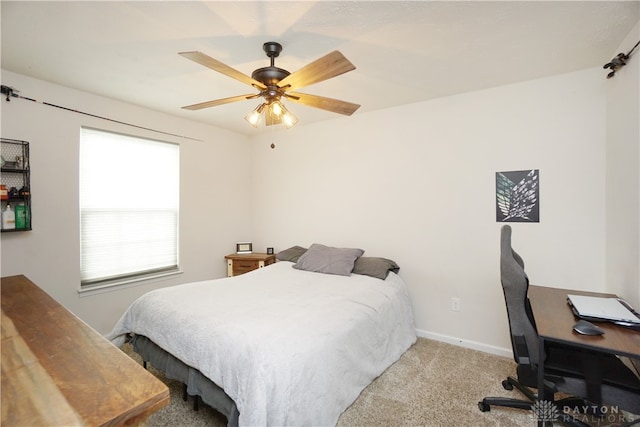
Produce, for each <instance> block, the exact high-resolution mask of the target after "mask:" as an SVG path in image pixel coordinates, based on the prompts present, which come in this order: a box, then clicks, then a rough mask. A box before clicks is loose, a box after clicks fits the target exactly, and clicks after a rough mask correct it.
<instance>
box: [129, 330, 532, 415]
mask: <svg viewBox="0 0 640 427" xmlns="http://www.w3.org/2000/svg"><path fill="white" fill-rule="evenodd" d="M123 351H125V352H126V353H127V354H129V355H130V356H131V357H132V358H134V359H135V360H137V361H138V362H141V360H140V357H139V356H138V355H137V354H135V353H134V352H133V351H132V349H131V346H130V345H128V344H125V346H123ZM149 370H150V371H151V372H152V373H153V374H154V375H156V376H157V377H158V378H160V379H161V380H162V381H164V382H165V383H166V384H167V385H168V386H169V388H170V390H171V403H170V405H169V406H168V407H166V408H163V409H161V410H160V411H158V412H156V413H154V414H153V415H152V416H151V417H150V418H149V420H148V422H147V425H148V426H189V427H196V426H209V427H218V426H220V427H222V426H226V418H225V417H224V416H222V415H220V414H218V413H217V412H216V411H215V410H213V409H211V408H210V407H209V406H208V405H206V404H200V409H199V410H198V411H194V410H193V398H189V400H188V402H185V401H183V400H182V385H181V384H180V383H178V382H177V381H172V380H169V379H167V378H166V377H164V375H162V374H161V373H160V372H158V371H157V370H155V369H154V368H153V367H152V366H151V367H150V368H149ZM514 370H515V363H514V362H513V360H511V359H507V358H504V357H499V356H494V355H490V354H486V353H482V352H480V351H474V350H469V349H465V348H462V347H457V346H453V345H449V344H444V343H441V342H438V341H432V340H427V339H424V338H419V339H418V342H417V343H416V344H415V345H413V346H412V347H411V348H410V349H409V350H408V351H407V352H406V353H405V354H404V355H403V356H402V357H401V358H400V360H398V362H396V363H395V364H394V365H392V366H391V367H389V369H387V370H386V371H385V372H384V373H383V374H382V375H381V376H380V377H379V378H377V379H376V380H375V381H374V382H373V383H371V384H370V385H369V386H368V387H367V388H366V389H365V390H363V391H362V393H361V395H360V397H359V398H358V399H357V400H356V401H355V402H354V403H353V404H352V405H351V406H350V407H349V408H348V409H347V410H346V411H345V412H344V413H343V414H342V416H341V417H340V419H339V420H338V426H340V427H347V426H505V427H506V426H509V427H511V426H535V425H536V421H535V419H534V418H533V416H532V415H531V412H530V411H520V410H515V409H508V408H494V409H492V410H491V411H490V412H485V413H483V412H480V410H479V409H478V401H479V400H482V398H483V397H485V396H507V397H510V396H513V397H518V398H520V394H519V393H518V392H517V391H506V390H504V389H503V388H502V386H501V381H502V380H503V379H504V378H506V377H507V376H508V375H513V374H514Z"/></svg>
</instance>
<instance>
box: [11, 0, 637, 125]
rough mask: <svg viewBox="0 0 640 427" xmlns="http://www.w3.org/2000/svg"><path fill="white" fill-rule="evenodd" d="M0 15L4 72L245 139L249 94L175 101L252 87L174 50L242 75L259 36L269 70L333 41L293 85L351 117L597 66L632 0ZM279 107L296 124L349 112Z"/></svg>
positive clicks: (162, 5)
mask: <svg viewBox="0 0 640 427" xmlns="http://www.w3.org/2000/svg"><path fill="white" fill-rule="evenodd" d="M1 15H2V27H1V31H2V34H1V35H2V51H1V53H2V58H1V60H2V63H1V64H2V68H3V69H6V70H9V71H13V72H16V73H20V74H23V75H27V76H31V77H35V78H38V79H42V80H45V81H49V82H52V83H57V84H60V85H64V86H68V87H71V88H76V89H80V90H83V91H87V92H91V93H95V94H98V95H102V96H106V97H109V98H113V99H117V100H122V101H126V102H129V103H133V104H137V105H140V106H143V107H147V108H151V109H153V110H158V111H162V112H165V113H169V114H173V115H178V116H182V117H185V118H189V119H193V120H197V121H201V122H206V123H210V124H212V125H215V126H219V127H222V128H226V129H230V130H233V131H236V132H241V133H245V134H248V135H251V134H254V133H256V132H260V131H261V130H256V129H254V128H252V127H251V126H249V125H248V124H247V123H246V122H245V121H244V119H243V117H244V116H245V114H246V113H248V112H249V111H250V110H252V109H253V108H255V107H256V106H257V105H258V103H259V102H258V100H249V101H241V102H237V103H233V104H226V105H221V106H217V107H212V108H208V109H204V110H201V111H187V110H183V109H181V108H180V107H181V106H184V105H189V104H195V103H198V102H203V101H209V100H213V99H218V98H225V97H230V96H236V95H243V94H248V93H254V92H256V91H255V90H254V89H253V88H251V87H249V86H247V85H245V84H243V83H240V82H238V81H236V80H234V79H231V78H229V77H227V76H224V75H222V74H219V73H217V72H215V71H212V70H210V69H208V68H205V67H203V66H201V65H199V64H196V63H194V62H192V61H189V60H187V59H185V58H183V57H181V56H179V55H178V52H182V51H192V50H199V51H201V52H204V53H206V54H207V55H209V56H211V57H213V58H215V59H218V60H219V61H221V62H224V63H225V64H227V65H230V66H231V67H233V68H235V69H237V70H239V71H241V72H243V73H245V74H247V75H251V72H252V71H253V70H254V69H256V68H260V67H265V66H268V65H269V59H268V58H267V57H266V56H265V54H264V52H263V51H262V44H263V43H264V42H266V41H277V42H279V43H281V44H282V45H283V47H284V50H283V52H282V54H281V55H280V57H279V58H277V59H276V66H278V67H280V68H285V69H287V70H289V71H290V72H294V71H296V70H298V69H300V68H301V67H302V66H304V65H306V64H307V63H309V62H311V61H313V60H315V59H318V58H320V57H321V56H324V55H325V54H327V53H329V52H331V51H333V50H339V51H341V52H342V53H343V54H344V55H345V56H346V57H347V58H348V59H349V60H350V61H351V62H352V63H353V64H354V65H355V66H356V67H357V69H356V70H354V71H351V72H349V73H346V74H343V75H341V76H338V77H335V78H333V79H330V80H327V81H325V82H321V83H317V84H315V85H311V86H308V87H305V88H303V89H301V90H299V91H300V92H304V93H310V94H314V95H320V96H326V97H330V98H337V99H341V100H345V101H349V102H354V103H358V104H361V105H362V107H361V108H360V109H359V110H358V111H356V113H355V114H356V115H357V114H362V113H364V112H367V111H373V110H378V109H383V108H389V107H393V106H397V105H402V104H407V103H413V102H418V101H423V100H428V99H433V98H437V97H442V96H448V95H453V94H458V93H463V92H468V91H474V90H480V89H486V88H491V87H496V86H500V85H505V84H510V83H516V82H520V81H525V80H530V79H535V78H540V77H545V76H550V75H555V74H561V73H566V72H572V71H577V70H581V69H585V68H591V67H596V66H600V67H601V66H602V65H604V64H605V63H606V62H608V61H609V60H610V59H611V57H612V56H613V54H615V53H617V52H616V51H615V50H616V49H617V48H618V46H619V45H620V43H621V42H622V40H623V39H624V37H625V36H626V35H627V34H628V33H629V31H630V30H631V29H632V28H633V26H634V25H635V24H636V23H637V22H638V20H639V19H640V1H602V2H598V1H585V2H582V1H566V2H560V1H529V2H523V1H496V2H488V1H428V2H427V1H284V2H275V1H230V2H220V1H212V2H203V1H175V2H170V1H105V2H97V1H73V2H72V1H45V2H31V1H17V2H13V1H5V0H2V2H1ZM631 47H633V46H629V47H628V49H631ZM607 72H608V70H603V72H602V78H603V79H604V78H605V76H606V74H607ZM2 84H7V83H5V82H4V81H3V82H2ZM15 89H18V90H20V88H19V87H17V88H15ZM21 95H23V96H27V97H33V98H37V94H30V93H21ZM39 100H40V99H39ZM40 101H47V100H46V99H43V100H40ZM65 106H67V107H70V108H73V107H74V105H73V99H69V100H68V103H67V105H65ZM288 107H289V109H290V110H291V111H292V112H294V113H295V114H296V115H297V116H298V117H299V118H300V123H303V122H306V123H308V122H313V121H320V120H328V119H333V118H338V117H341V118H342V120H349V118H348V117H343V116H340V115H338V114H335V113H331V112H326V111H323V110H318V109H315V108H311V107H307V106H303V105H300V104H293V103H290V104H289V105H288ZM120 119H121V118H120Z"/></svg>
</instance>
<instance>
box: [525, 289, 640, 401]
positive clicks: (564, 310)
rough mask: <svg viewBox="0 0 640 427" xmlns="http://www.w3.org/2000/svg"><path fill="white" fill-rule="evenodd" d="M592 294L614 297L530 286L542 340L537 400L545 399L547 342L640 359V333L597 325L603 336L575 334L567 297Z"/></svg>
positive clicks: (593, 293) (612, 326) (540, 343)
mask: <svg viewBox="0 0 640 427" xmlns="http://www.w3.org/2000/svg"><path fill="white" fill-rule="evenodd" d="M569 294H573V295H589V296H599V297H615V296H616V295H613V294H602V293H596V292H583V291H576V290H569V289H556V288H547V287H543V286H533V285H531V286H529V293H528V296H529V302H530V303H531V310H532V312H533V317H534V319H535V321H536V329H537V330H538V339H539V349H538V350H539V359H538V399H539V400H544V398H545V396H544V358H545V353H544V343H545V342H546V341H550V342H556V343H562V344H565V345H572V346H576V347H579V348H585V349H591V350H597V351H601V352H605V353H612V354H617V355H620V356H628V357H632V358H637V359H640V331H634V330H632V329H629V328H624V327H621V326H617V325H613V324H611V323H608V322H602V323H598V326H600V327H601V328H602V329H604V330H605V333H604V335H597V336H587V335H581V334H579V333H577V332H574V331H573V325H574V324H575V323H576V322H577V319H576V318H575V316H574V315H573V311H572V310H571V307H569V305H568V304H567V295H569Z"/></svg>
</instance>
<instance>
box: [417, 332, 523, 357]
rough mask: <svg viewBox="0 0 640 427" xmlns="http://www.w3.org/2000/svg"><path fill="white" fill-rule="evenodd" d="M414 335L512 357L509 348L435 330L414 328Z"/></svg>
mask: <svg viewBox="0 0 640 427" xmlns="http://www.w3.org/2000/svg"><path fill="white" fill-rule="evenodd" d="M416 335H418V336H419V337H422V338H428V339H430V340H434V341H441V342H444V343H447V344H453V345H457V346H458V347H465V348H470V349H472V350H478V351H483V352H485V353H489V354H495V355H497V356H503V357H508V358H510V359H512V358H513V351H512V350H511V349H510V348H503V347H496V346H493V345H489V344H484V343H481V342H476V341H468V340H463V339H460V338H456V337H450V336H448V335H442V334H436V333H435V332H429V331H424V330H422V329H416Z"/></svg>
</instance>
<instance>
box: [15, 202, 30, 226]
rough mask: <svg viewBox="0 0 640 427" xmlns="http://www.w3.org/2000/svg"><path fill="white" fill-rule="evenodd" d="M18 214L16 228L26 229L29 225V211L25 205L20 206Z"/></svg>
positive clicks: (17, 208) (16, 210)
mask: <svg viewBox="0 0 640 427" xmlns="http://www.w3.org/2000/svg"><path fill="white" fill-rule="evenodd" d="M15 214H16V228H17V229H24V228H27V226H28V224H29V209H27V207H26V206H25V205H24V204H22V203H21V204H19V205H17V206H16V209H15Z"/></svg>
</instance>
